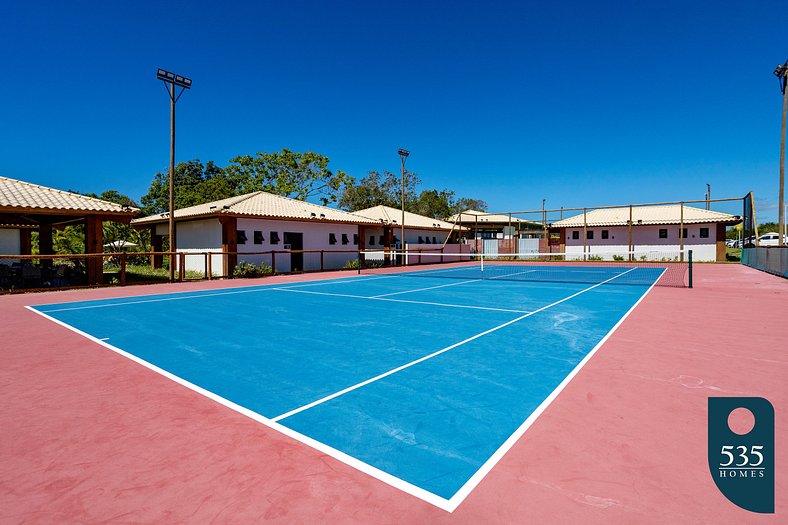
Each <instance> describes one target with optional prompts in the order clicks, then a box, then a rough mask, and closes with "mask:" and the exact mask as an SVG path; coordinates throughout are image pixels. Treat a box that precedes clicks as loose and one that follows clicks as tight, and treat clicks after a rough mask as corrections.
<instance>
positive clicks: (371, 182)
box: [339, 170, 421, 211]
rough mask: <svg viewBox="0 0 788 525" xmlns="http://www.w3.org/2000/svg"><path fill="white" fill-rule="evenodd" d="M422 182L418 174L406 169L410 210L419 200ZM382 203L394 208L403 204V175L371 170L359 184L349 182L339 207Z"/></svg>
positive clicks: (355, 207) (365, 206)
mask: <svg viewBox="0 0 788 525" xmlns="http://www.w3.org/2000/svg"><path fill="white" fill-rule="evenodd" d="M420 183H421V179H419V176H418V175H417V174H415V173H413V172H410V171H405V209H406V210H408V211H411V208H412V207H413V205H414V203H415V202H416V200H417V195H416V186H417V185H419V184H420ZM380 205H383V206H391V207H392V208H399V207H400V206H401V205H402V178H401V175H398V174H395V173H392V172H390V171H384V172H383V173H380V172H378V171H374V170H373V171H370V172H369V173H368V174H367V175H366V176H365V177H364V178H363V179H361V181H360V182H359V183H358V184H355V183H354V184H348V185H347V186H346V187H345V188H344V191H343V192H342V195H341V196H340V198H339V207H340V208H342V209H343V210H348V211H356V210H363V209H365V208H371V207H372V206H380Z"/></svg>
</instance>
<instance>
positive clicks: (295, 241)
mask: <svg viewBox="0 0 788 525" xmlns="http://www.w3.org/2000/svg"><path fill="white" fill-rule="evenodd" d="M284 244H289V245H290V249H291V250H293V251H295V250H303V249H304V234H303V233H301V232H285V238H284ZM290 271H291V272H303V271H304V254H303V253H300V252H299V253H292V252H291V253H290Z"/></svg>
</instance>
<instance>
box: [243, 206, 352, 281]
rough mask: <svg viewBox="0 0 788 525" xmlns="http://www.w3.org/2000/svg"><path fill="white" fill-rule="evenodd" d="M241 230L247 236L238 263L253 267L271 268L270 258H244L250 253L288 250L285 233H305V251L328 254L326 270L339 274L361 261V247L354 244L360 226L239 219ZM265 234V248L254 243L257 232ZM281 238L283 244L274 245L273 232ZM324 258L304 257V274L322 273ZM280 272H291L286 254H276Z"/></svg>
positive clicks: (263, 243) (326, 256) (312, 254)
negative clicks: (344, 236)
mask: <svg viewBox="0 0 788 525" xmlns="http://www.w3.org/2000/svg"><path fill="white" fill-rule="evenodd" d="M238 230H242V231H244V232H246V244H239V245H238V252H239V255H238V261H247V262H250V263H252V264H261V263H264V264H266V265H268V266H271V256H270V255H241V254H242V253H249V252H264V251H270V250H284V242H285V232H292V233H302V234H303V239H304V248H303V249H304V250H325V251H326V253H324V254H323V268H324V269H326V270H331V269H333V270H335V269H339V268H342V267H343V266H344V265H345V264H346V263H347V262H348V261H355V260H357V259H358V255H357V250H358V245H357V244H353V241H354V238H353V235H354V234H355V235H357V234H358V225H356V224H342V223H329V222H312V221H278V220H269V219H238ZM255 231H260V232H262V234H263V242H262V243H261V244H255V243H254V232H255ZM272 231H273V232H276V233H278V234H279V243H278V244H271V232H272ZM332 233H333V234H334V236H335V238H336V244H331V243H330V242H329V235H330V234H332ZM342 234H345V235H346V236H347V241H348V242H347V244H342ZM337 250H348V252H346V253H328V252H329V251H337ZM319 269H320V254H319V253H305V254H304V270H319ZM276 271H278V272H289V271H290V256H289V255H287V254H284V253H277V254H276Z"/></svg>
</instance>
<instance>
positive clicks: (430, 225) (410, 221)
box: [353, 205, 457, 230]
mask: <svg viewBox="0 0 788 525" xmlns="http://www.w3.org/2000/svg"><path fill="white" fill-rule="evenodd" d="M353 213H354V214H356V215H362V216H364V217H368V218H370V219H372V220H374V221H377V222H380V223H383V224H385V225H387V226H392V225H397V226H401V225H402V210H398V209H396V208H392V207H390V206H383V205H380V206H373V207H371V208H366V209H364V210H358V211H354V212H353ZM452 226H453V224H452V223H450V222H446V221H441V220H438V219H433V218H432V217H427V216H426V215H419V214H418V213H411V212H409V211H406V212H405V227H406V228H422V229H427V230H451V229H452ZM455 229H457V228H455Z"/></svg>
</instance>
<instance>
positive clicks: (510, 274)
mask: <svg viewBox="0 0 788 525" xmlns="http://www.w3.org/2000/svg"><path fill="white" fill-rule="evenodd" d="M535 271H537V270H525V271H524V272H517V273H507V274H506V275H497V276H495V277H490V278H489V279H487V280H488V281H491V280H493V279H503V278H504V277H511V276H512V275H521V274H524V273H531V272H535Z"/></svg>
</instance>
